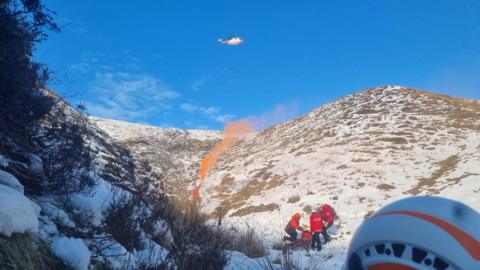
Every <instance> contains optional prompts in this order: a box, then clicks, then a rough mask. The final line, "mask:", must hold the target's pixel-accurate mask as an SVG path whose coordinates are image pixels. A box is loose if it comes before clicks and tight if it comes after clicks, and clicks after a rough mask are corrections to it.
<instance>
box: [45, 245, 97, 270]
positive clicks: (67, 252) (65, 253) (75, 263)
mask: <svg viewBox="0 0 480 270" xmlns="http://www.w3.org/2000/svg"><path fill="white" fill-rule="evenodd" d="M52 251H53V253H54V254H55V255H57V256H58V257H59V258H61V259H62V260H63V261H64V262H65V263H67V264H68V265H70V266H71V267H73V269H75V270H88V265H89V264H90V255H91V254H90V251H89V250H88V248H87V246H86V245H85V243H84V242H83V240H82V239H77V238H69V237H57V238H55V239H54V240H53V242H52Z"/></svg>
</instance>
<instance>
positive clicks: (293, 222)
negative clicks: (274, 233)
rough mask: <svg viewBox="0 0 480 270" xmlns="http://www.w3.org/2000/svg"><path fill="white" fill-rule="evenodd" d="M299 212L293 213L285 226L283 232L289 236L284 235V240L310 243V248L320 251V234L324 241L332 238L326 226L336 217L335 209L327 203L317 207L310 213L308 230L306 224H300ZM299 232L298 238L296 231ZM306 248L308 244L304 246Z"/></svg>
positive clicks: (330, 224)
mask: <svg viewBox="0 0 480 270" xmlns="http://www.w3.org/2000/svg"><path fill="white" fill-rule="evenodd" d="M301 216H302V215H301V214H300V213H295V214H294V215H293V216H292V218H291V219H290V221H289V222H288V224H287V226H286V227H285V232H286V233H287V234H288V235H289V237H287V236H285V237H284V239H283V240H284V241H291V242H292V243H294V244H295V243H299V242H300V243H303V244H305V243H310V242H311V243H310V247H311V248H312V249H314V250H315V249H316V250H318V251H320V250H321V249H322V242H321V240H320V234H322V235H323V239H324V240H325V243H327V242H329V241H330V240H332V238H331V237H330V235H328V232H327V230H328V228H330V227H331V226H332V225H333V223H334V221H335V220H336V219H337V218H338V216H337V214H336V212H335V210H334V209H333V208H332V207H331V206H330V205H328V204H323V205H321V206H319V207H317V208H316V209H315V210H314V211H313V212H312V214H311V215H310V230H309V229H308V227H307V226H300V218H301ZM297 231H300V232H301V237H300V239H299V238H298V232H297ZM306 247H307V248H308V245H307V246H306Z"/></svg>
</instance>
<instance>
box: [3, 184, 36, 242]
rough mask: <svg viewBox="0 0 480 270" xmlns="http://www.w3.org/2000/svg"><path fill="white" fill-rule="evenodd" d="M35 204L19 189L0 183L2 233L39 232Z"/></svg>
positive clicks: (7, 234)
mask: <svg viewBox="0 0 480 270" xmlns="http://www.w3.org/2000/svg"><path fill="white" fill-rule="evenodd" d="M37 211H38V209H36V207H35V204H34V203H33V202H32V201H30V200H29V199H28V198H27V197H25V196H24V195H23V194H22V193H20V192H19V191H17V190H15V189H12V188H10V187H7V186H4V185H0V234H2V235H5V236H7V237H10V236H11V235H12V233H26V232H32V233H36V232H38V218H37V214H36V212H37Z"/></svg>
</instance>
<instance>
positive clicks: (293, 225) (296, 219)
mask: <svg viewBox="0 0 480 270" xmlns="http://www.w3.org/2000/svg"><path fill="white" fill-rule="evenodd" d="M301 217H302V215H301V214H300V213H295V214H294V215H293V216H292V218H291V219H290V221H289V222H288V224H287V226H286V227H285V232H286V233H287V234H288V235H289V236H290V238H289V237H284V238H283V240H290V241H292V242H293V241H295V240H297V230H302V227H301V226H300V218H301Z"/></svg>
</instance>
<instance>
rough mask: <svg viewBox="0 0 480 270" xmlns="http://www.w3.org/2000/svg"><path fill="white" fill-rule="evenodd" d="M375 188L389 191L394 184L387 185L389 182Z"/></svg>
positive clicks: (393, 187)
mask: <svg viewBox="0 0 480 270" xmlns="http://www.w3.org/2000/svg"><path fill="white" fill-rule="evenodd" d="M377 188H378V189H379V190H383V191H390V190H392V189H395V186H392V185H389V184H380V185H378V186H377Z"/></svg>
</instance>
